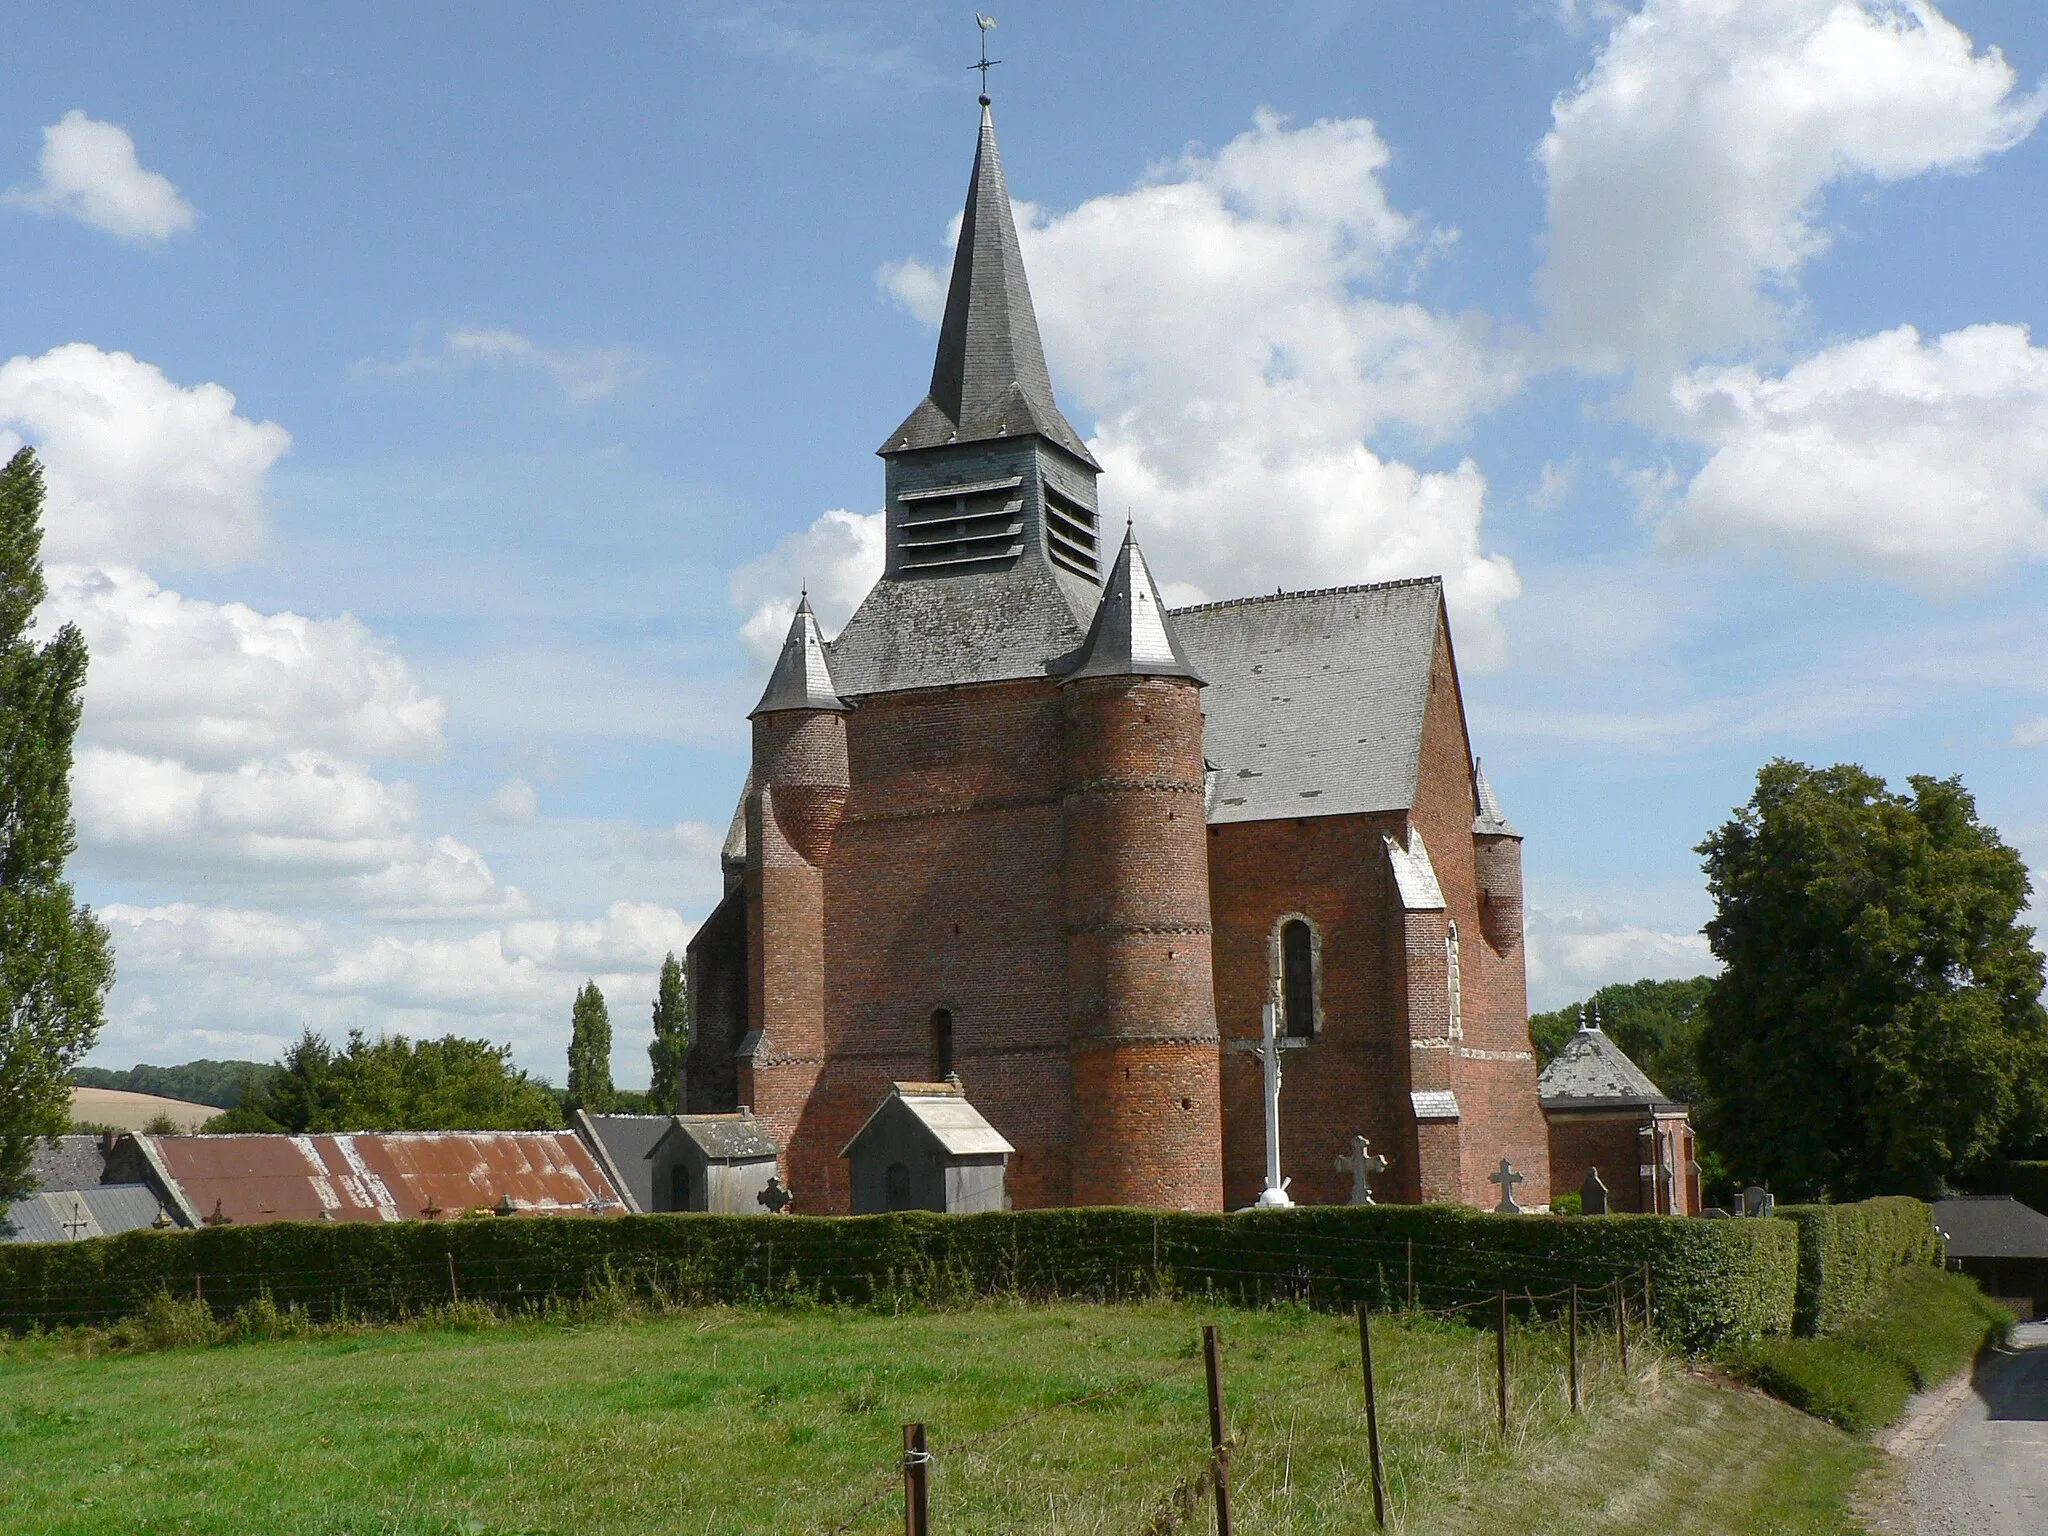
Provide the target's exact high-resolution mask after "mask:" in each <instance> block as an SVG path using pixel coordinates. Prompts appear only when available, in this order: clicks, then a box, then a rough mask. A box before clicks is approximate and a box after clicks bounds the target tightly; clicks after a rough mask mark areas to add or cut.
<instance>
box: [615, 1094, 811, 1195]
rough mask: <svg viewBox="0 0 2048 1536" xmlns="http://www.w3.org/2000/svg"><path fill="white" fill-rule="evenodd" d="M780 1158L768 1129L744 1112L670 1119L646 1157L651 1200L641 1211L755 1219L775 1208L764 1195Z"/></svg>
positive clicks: (645, 1164)
mask: <svg viewBox="0 0 2048 1536" xmlns="http://www.w3.org/2000/svg"><path fill="white" fill-rule="evenodd" d="M778 1156H779V1153H778V1150H777V1148H776V1145H775V1138H774V1137H773V1136H772V1135H770V1134H769V1131H768V1127H767V1125H766V1124H765V1123H764V1122H763V1121H761V1120H759V1119H757V1118H756V1117H755V1116H754V1115H752V1114H751V1113H749V1112H748V1111H746V1110H741V1111H740V1112H739V1113H737V1114H731V1115H671V1116H669V1124H668V1129H667V1130H666V1131H664V1132H663V1133H662V1135H661V1137H660V1138H659V1139H658V1140H657V1141H656V1142H655V1143H654V1145H653V1146H652V1147H651V1148H649V1149H648V1151H647V1154H646V1157H645V1159H644V1166H645V1167H646V1170H647V1182H648V1187H649V1188H650V1189H651V1190H652V1192H653V1200H654V1203H653V1204H652V1205H650V1206H647V1207H645V1209H647V1210H650V1211H712V1212H716V1213H718V1214H720V1215H725V1216H759V1215H761V1214H762V1213H763V1212H764V1211H768V1210H771V1209H774V1208H776V1207H774V1206H771V1205H770V1204H769V1202H768V1201H767V1200H764V1199H763V1198H762V1195H763V1194H764V1193H765V1192H766V1191H767V1188H768V1185H769V1183H770V1181H771V1180H773V1179H774V1177H775V1170H776V1166H777V1160H778ZM780 1203H781V1202H777V1204H778V1205H779V1204H780Z"/></svg>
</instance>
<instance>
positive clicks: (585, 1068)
mask: <svg viewBox="0 0 2048 1536" xmlns="http://www.w3.org/2000/svg"><path fill="white" fill-rule="evenodd" d="M567 1102H568V1107H569V1108H570V1109H585V1110H588V1111H589V1112H590V1113H591V1114H593V1115H601V1114H604V1113H605V1112H606V1111H607V1110H609V1109H610V1108H611V1107H612V1016H611V1011H610V1010H609V1009H607V1008H606V1007H605V1005H604V994H603V993H602V992H600V991H598V990H597V983H596V982H594V981H586V982H585V983H584V984H583V990H582V991H580V992H578V993H577V994H576V1006H575V1008H574V1010H573V1011H572V1012H571V1013H570V1016H569V1098H568V1101H567Z"/></svg>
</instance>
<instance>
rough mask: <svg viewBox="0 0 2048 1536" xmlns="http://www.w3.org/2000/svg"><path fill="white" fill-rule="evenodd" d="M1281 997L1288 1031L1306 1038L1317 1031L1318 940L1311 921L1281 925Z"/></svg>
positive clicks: (1292, 1035) (1283, 1015) (1295, 919)
mask: <svg viewBox="0 0 2048 1536" xmlns="http://www.w3.org/2000/svg"><path fill="white" fill-rule="evenodd" d="M1280 999H1281V1014H1282V1017H1283V1018H1284V1020H1285V1022H1286V1026H1287V1033H1288V1034H1289V1035H1290V1036H1291V1037H1293V1038H1295V1039H1300V1040H1306V1039H1307V1038H1309V1037H1310V1036H1311V1035H1313V1034H1314V1033H1315V1032H1316V944H1315V935H1314V934H1313V933H1312V932H1310V930H1309V926H1308V924H1307V923H1305V922H1303V921H1302V920H1301V919H1300V918H1298V917H1293V918H1289V919H1288V920H1287V921H1286V922H1285V923H1283V924H1281V926H1280Z"/></svg>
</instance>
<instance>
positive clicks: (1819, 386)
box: [1649, 325, 2048, 593]
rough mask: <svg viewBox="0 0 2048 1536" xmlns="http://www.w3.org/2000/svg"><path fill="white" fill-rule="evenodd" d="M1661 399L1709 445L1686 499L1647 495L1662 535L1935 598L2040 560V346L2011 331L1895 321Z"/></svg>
mask: <svg viewBox="0 0 2048 1536" xmlns="http://www.w3.org/2000/svg"><path fill="white" fill-rule="evenodd" d="M1672 403H1673V405H1674V407H1675V409H1676V411H1677V414H1678V418H1679V420H1680V423H1681V425H1682V430H1684V431H1685V432H1686V433H1687V435H1689V436H1692V437H1694V438H1696V439H1698V440H1699V441H1701V442H1703V443H1705V444H1706V445H1707V447H1708V451H1709V452H1708V458H1707V461H1706V463H1705V465H1704V466H1703V467H1702V468H1701V469H1700V471H1699V472H1698V473H1697V474H1696V475H1694V476H1693V477H1692V479H1691V481H1690V482H1689V483H1688V484H1687V485H1686V486H1685V487H1684V489H1683V490H1682V492H1679V493H1678V494H1677V495H1676V496H1675V497H1669V498H1667V497H1662V496H1658V495H1655V494H1653V495H1652V496H1651V497H1650V498H1649V506H1650V508H1651V510H1652V512H1653V515H1656V516H1658V517H1659V518H1660V519H1661V521H1662V524H1663V530H1664V533H1665V535H1666V536H1667V537H1668V538H1670V539H1672V540H1674V541H1677V542H1681V543H1688V544H1732V545H1736V546H1739V547H1744V548H1751V549H1767V550H1776V551H1780V552H1783V553H1784V554H1786V555H1788V556H1789V557H1791V558H1793V559H1795V560H1798V561H1800V562H1802V563H1805V564H1808V565H1816V566H1818V565H1828V566H1834V565H1848V566H1851V567H1853V568H1856V569H1860V570H1864V571H1868V572H1871V573H1873V574H1877V575H1881V576H1885V577H1889V578H1892V579H1895V580H1898V581H1902V582H1905V583H1907V584H1909V585H1912V586H1915V587H1919V588H1922V589H1924V590H1928V591H1932V592H1937V593H1943V592H1952V591H1955V590H1957V589H1958V588H1961V587H1963V586H1966V585H1968V584H1970V583H1973V582H1978V581H1981V580H1984V579H1985V578H1987V577H1989V576H1991V575H1993V574H1995V573H1996V572H1997V571H1998V570H1999V569H2001V568H2002V567H2003V566H2005V565H2007V564H2008V563H2010V562H2011V561H2013V560H2016V559H2028V558H2031V559H2040V558H2043V557H2048V350H2044V349H2043V348H2040V347H2036V346H2034V345H2032V344H2031V343H2030V341H2029V339H2028V336H2027V332H2026V331H2025V330H2024V329H2023V328H2022V327H2019V326H2013V325H1978V326H1971V327H1969V328H1968V329H1965V330H1960V331H1952V332H1950V333H1948V334H1947V335H1944V336H1939V337H1936V338H1934V339H1933V340H1932V341H1923V340H1922V339H1921V337H1920V334H1919V333H1918V332H1917V331H1916V330H1914V329H1913V327H1911V326H1900V327H1899V328H1898V329H1896V330H1891V331H1886V332H1884V333H1882V334H1881V335H1877V336H1870V337H1865V338H1863V339H1861V340H1856V341H1850V342H1844V343H1842V344H1840V345H1837V346H1833V347H1829V348H1827V349H1825V350H1823V351H1821V352H1819V353H1817V354H1815V355H1814V356H1812V357H1809V358H1806V359H1805V360H1803V361H1801V362H1799V363H1798V364H1796V365H1795V366H1793V367H1791V368H1789V369H1787V370H1786V371H1785V372H1784V373H1782V374H1779V375H1775V376H1773V375H1769V374H1765V373H1761V372H1759V371H1758V370H1757V369H1756V368H1754V367H1750V366H1741V367H1727V368H1705V369H1699V370H1695V371H1693V372H1691V373H1688V374H1685V375H1683V376H1681V377H1680V378H1679V379H1678V380H1677V381H1676V382H1675V383H1674V385H1673V388H1672Z"/></svg>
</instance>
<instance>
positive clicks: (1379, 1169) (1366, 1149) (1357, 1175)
mask: <svg viewBox="0 0 2048 1536" xmlns="http://www.w3.org/2000/svg"><path fill="white" fill-rule="evenodd" d="M1387 1167H1388V1164H1387V1160H1386V1159H1385V1158H1384V1157H1375V1156H1374V1155H1373V1151H1372V1143H1371V1142H1369V1141H1367V1140H1366V1139H1365V1138H1364V1137H1363V1136H1354V1137H1352V1138H1351V1151H1350V1154H1349V1155H1348V1156H1344V1155H1340V1156H1339V1157H1338V1159H1337V1171H1338V1172H1339V1173H1342V1172H1344V1171H1345V1170H1346V1169H1347V1168H1348V1169H1349V1170H1350V1171H1351V1203H1352V1204H1353V1205H1372V1204H1374V1203H1375V1201H1374V1200H1373V1198H1372V1181H1373V1180H1374V1179H1376V1178H1377V1177H1379V1175H1381V1174H1383V1173H1385V1172H1386V1171H1387Z"/></svg>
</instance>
